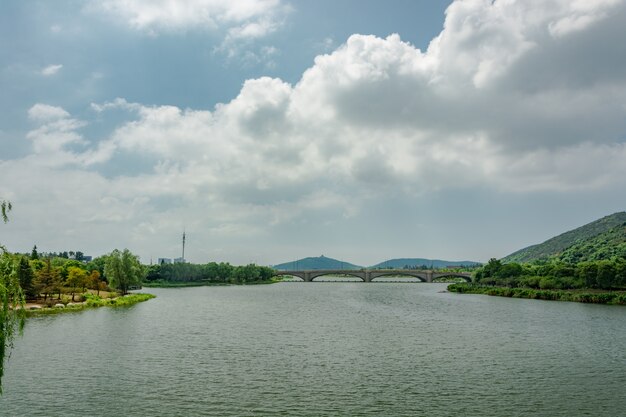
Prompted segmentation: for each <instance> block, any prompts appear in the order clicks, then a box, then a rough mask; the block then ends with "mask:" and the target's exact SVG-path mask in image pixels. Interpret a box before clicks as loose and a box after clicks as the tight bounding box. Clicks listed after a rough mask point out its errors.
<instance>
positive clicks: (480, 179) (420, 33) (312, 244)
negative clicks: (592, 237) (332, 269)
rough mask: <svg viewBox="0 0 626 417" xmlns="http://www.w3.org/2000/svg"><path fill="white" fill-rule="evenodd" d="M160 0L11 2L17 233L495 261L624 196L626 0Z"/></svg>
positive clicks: (614, 207) (1, 122) (2, 171)
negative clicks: (625, 42)
mask: <svg viewBox="0 0 626 417" xmlns="http://www.w3.org/2000/svg"><path fill="white" fill-rule="evenodd" d="M156 3H157V5H160V6H163V7H161V8H159V7H157V8H153V7H151V5H150V4H149V3H148V2H145V1H144V0H131V1H122V0H107V1H105V2H91V1H88V0H79V1H78V2H75V1H71V2H70V1H59V2H54V4H52V3H47V2H44V3H41V2H22V1H19V0H8V1H5V2H2V4H0V35H1V36H2V38H3V39H5V40H6V42H5V43H4V44H3V45H2V46H0V51H2V54H0V85H2V87H3V88H2V89H3V94H2V96H1V97H0V147H1V149H2V154H1V155H0V176H1V177H2V178H3V179H4V181H3V182H2V184H1V185H0V200H8V201H11V203H12V204H13V210H12V211H11V212H10V213H9V214H10V221H9V222H8V223H7V224H4V225H3V226H2V229H1V230H2V239H1V240H2V243H3V244H4V245H5V246H6V247H7V249H8V250H10V251H12V252H20V253H24V252H26V253H28V252H30V250H31V249H32V247H33V245H37V247H38V248H39V250H41V251H43V252H52V251H55V250H58V249H59V248H61V249H62V250H65V249H63V248H80V249H79V250H81V251H84V253H85V254H88V255H94V254H97V253H99V254H106V253H110V252H111V251H112V250H113V249H115V248H119V249H121V248H128V249H129V250H131V251H132V252H133V253H136V254H138V255H139V256H140V258H141V260H142V262H144V263H146V262H147V261H149V260H150V259H151V258H154V259H157V258H159V257H171V258H175V257H178V256H180V253H181V240H180V238H181V235H182V233H183V231H184V232H186V237H187V242H186V247H185V258H186V259H188V260H190V261H192V262H194V263H205V262H209V261H210V260H212V259H219V260H220V261H223V262H229V263H231V264H248V263H256V264H258V265H276V264H280V263H284V262H285V261H284V259H303V258H305V257H306V256H307V254H312V253H333V255H334V257H335V258H336V259H350V260H351V261H350V262H351V263H354V264H356V265H368V264H369V262H368V260H369V259H379V258H380V259H385V258H387V259H389V258H413V257H414V256H410V255H408V256H407V254H412V253H417V254H419V257H420V258H426V259H442V260H445V259H467V260H473V261H474V262H481V263H485V262H487V261H488V260H489V259H490V258H498V259H499V258H502V257H504V256H506V255H509V254H511V253H513V252H515V251H517V250H520V249H522V248H525V247H528V246H530V245H534V244H538V243H541V242H544V241H545V240H547V239H549V238H551V237H553V236H557V235H559V234H561V233H564V232H566V231H568V230H572V229H575V228H577V227H580V226H582V225H585V224H587V223H589V222H592V221H594V220H597V219H599V218H602V217H604V216H607V215H611V214H612V213H616V212H622V211H624V209H625V208H626V194H625V193H619V192H616V191H617V190H620V189H624V186H626V104H625V103H626V46H625V45H623V42H619V39H622V38H623V37H624V35H626V29H625V28H626V1H623V0H619V1H606V2H597V3H594V4H593V6H590V5H589V4H584V3H585V2H583V3H580V2H579V3H572V2H565V1H557V2H550V3H549V4H547V3H541V2H538V3H536V4H535V3H533V4H529V3H525V2H515V1H513V2H502V1H496V2H491V1H487V2H485V1H468V0H454V1H452V0H437V1H429V2H415V1H411V0H398V1H396V2H394V4H393V6H390V5H388V4H385V3H383V2H379V1H374V0H368V1H357V0H344V1H343V2H341V3H339V4H336V3H335V2H331V1H330V0H322V1H319V2H315V3H311V2H305V1H302V0H293V1H290V0H275V1H269V2H255V1H252V2H239V1H225V0H218V1H205V0H198V1H196V2H193V3H189V4H185V5H181V3H178V2H172V1H170V0H158V1H157V2H156ZM165 6H167V7H169V9H167V10H170V11H175V12H176V13H162V12H161V10H164V9H165ZM173 254H176V255H173ZM383 262H384V261H383Z"/></svg>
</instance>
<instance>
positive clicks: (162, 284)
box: [142, 279, 281, 288]
mask: <svg viewBox="0 0 626 417" xmlns="http://www.w3.org/2000/svg"><path fill="white" fill-rule="evenodd" d="M276 282H281V280H279V279H273V280H269V281H250V282H241V283H237V282H235V283H231V282H213V281H160V280H159V281H151V282H144V283H143V284H142V285H143V286H144V287H146V288H185V287H223V286H227V285H262V284H274V283H276Z"/></svg>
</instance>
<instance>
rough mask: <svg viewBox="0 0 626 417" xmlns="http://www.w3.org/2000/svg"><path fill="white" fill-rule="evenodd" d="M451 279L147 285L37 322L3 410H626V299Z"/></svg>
mask: <svg viewBox="0 0 626 417" xmlns="http://www.w3.org/2000/svg"><path fill="white" fill-rule="evenodd" d="M444 289H445V284H392V283H380V284H378V285H374V284H358V283H319V284H315V283H282V284H275V285H261V286H233V287H204V288H184V289H153V290H151V291H153V292H154V293H155V294H157V295H158V298H156V299H154V300H151V301H148V302H146V303H141V304H138V305H136V306H133V307H132V308H127V309H105V308H102V309H98V310H92V311H85V312H81V313H78V314H67V315H61V316H55V317H41V318H36V319H30V320H29V322H28V324H27V327H26V331H25V335H24V337H22V338H20V339H19V340H17V343H16V346H15V349H14V351H13V355H12V357H11V359H10V360H9V362H8V364H7V370H6V376H5V379H4V384H5V394H4V396H3V397H1V398H0V416H23V415H29V416H57V415H58V416H60V415H63V416H85V415H98V416H146V415H158V416H173V415H180V416H195V415H198V416H279V415H280V416H357V415H358V416H416V415H425V416H464V417H465V416H550V417H552V416H584V415H591V416H611V417H615V416H619V415H623V410H624V409H626V396H625V395H624V386H626V349H624V346H626V324H625V323H626V308H621V307H608V306H598V305H584V304H575V303H558V302H546V301H535V300H517V299H505V298H495V297H486V296H474V295H457V294H450V293H445V292H442V291H443V290H444Z"/></svg>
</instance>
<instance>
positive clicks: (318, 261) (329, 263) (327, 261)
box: [273, 255, 362, 271]
mask: <svg viewBox="0 0 626 417" xmlns="http://www.w3.org/2000/svg"><path fill="white" fill-rule="evenodd" d="M273 268H274V269H277V270H279V271H293V270H303V269H306V270H313V269H361V268H362V267H361V266H358V265H354V264H351V263H350V262H343V261H339V260H337V259H333V258H327V257H326V256H324V255H322V256H318V257H315V258H304V259H299V260H297V261H291V262H285V263H283V264H279V265H274V266H273Z"/></svg>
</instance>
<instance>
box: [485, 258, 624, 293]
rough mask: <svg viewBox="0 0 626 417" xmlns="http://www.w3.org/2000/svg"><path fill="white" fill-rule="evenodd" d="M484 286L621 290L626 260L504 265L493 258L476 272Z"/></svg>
mask: <svg viewBox="0 0 626 417" xmlns="http://www.w3.org/2000/svg"><path fill="white" fill-rule="evenodd" d="M474 281H475V282H476V283H479V284H483V285H497V286H502V287H526V288H535V289H580V288H592V289H605V290H606V289H618V288H624V287H626V259H623V258H614V259H612V260H601V261H588V262H580V263H577V264H569V263H564V262H560V261H552V262H539V263H534V264H518V263H515V262H513V263H508V264H503V263H501V262H500V261H498V260H496V259H491V260H490V261H489V262H488V263H487V264H486V265H485V266H483V267H482V268H479V269H478V270H477V271H476V272H475V274H474Z"/></svg>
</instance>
